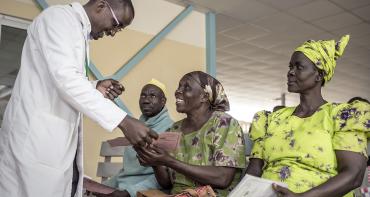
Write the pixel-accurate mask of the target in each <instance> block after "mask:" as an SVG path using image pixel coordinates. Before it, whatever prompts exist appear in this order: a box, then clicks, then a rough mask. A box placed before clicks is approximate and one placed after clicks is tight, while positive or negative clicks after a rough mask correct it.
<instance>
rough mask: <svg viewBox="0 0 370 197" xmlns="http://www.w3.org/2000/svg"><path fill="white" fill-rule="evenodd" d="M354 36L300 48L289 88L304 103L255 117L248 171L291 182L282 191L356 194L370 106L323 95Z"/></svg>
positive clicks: (291, 69) (327, 195)
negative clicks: (328, 100)
mask: <svg viewBox="0 0 370 197" xmlns="http://www.w3.org/2000/svg"><path fill="white" fill-rule="evenodd" d="M348 41H349V36H348V35H347V36H344V37H342V39H341V40H340V41H339V42H337V43H335V42H334V40H330V41H312V40H311V41H307V42H305V43H304V44H303V45H302V46H300V47H298V48H297V49H296V50H295V52H294V53H293V55H292V57H291V60H290V63H289V71H288V74H287V77H288V91H289V92H294V93H299V94H300V104H299V105H298V106H296V107H286V108H283V109H280V110H278V111H276V112H273V113H268V112H264V111H262V112H258V113H257V114H256V115H255V117H254V120H253V123H252V128H251V132H250V137H251V139H252V140H253V141H254V142H255V143H254V146H253V149H252V154H251V159H250V164H249V166H248V168H247V173H248V174H251V175H255V176H259V177H262V178H266V179H270V180H275V181H281V182H284V183H286V184H287V185H288V188H282V187H280V186H277V185H274V189H275V191H276V192H277V193H278V195H279V196H289V197H290V196H313V197H320V196H325V197H332V196H353V193H352V192H351V191H352V190H353V189H354V188H356V187H359V186H360V184H361V182H362V178H363V174H364V170H365V168H366V160H367V152H366V147H367V139H366V132H369V127H370V120H369V119H370V118H369V115H370V112H369V109H368V107H367V108H363V107H360V106H363V105H356V102H355V103H352V104H347V103H343V104H336V103H331V102H327V101H326V100H324V98H323V97H322V95H321V88H322V86H323V85H325V84H326V83H328V82H329V80H330V79H331V78H332V76H333V73H334V68H335V66H336V60H337V58H338V57H340V56H341V55H342V54H343V51H344V48H345V46H346V45H347V43H348Z"/></svg>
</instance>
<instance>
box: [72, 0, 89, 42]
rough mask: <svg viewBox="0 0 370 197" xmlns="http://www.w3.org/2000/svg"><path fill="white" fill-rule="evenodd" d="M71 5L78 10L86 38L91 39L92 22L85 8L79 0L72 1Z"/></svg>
mask: <svg viewBox="0 0 370 197" xmlns="http://www.w3.org/2000/svg"><path fill="white" fill-rule="evenodd" d="M71 6H72V8H73V10H74V11H75V12H76V14H77V17H78V19H79V20H80V21H81V24H82V29H83V32H84V36H85V38H86V39H91V38H90V32H91V23H90V19H89V17H88V16H87V14H86V11H85V9H84V8H83V6H82V5H81V4H80V3H78V2H73V3H71Z"/></svg>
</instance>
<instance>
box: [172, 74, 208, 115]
mask: <svg viewBox="0 0 370 197" xmlns="http://www.w3.org/2000/svg"><path fill="white" fill-rule="evenodd" d="M194 80H195V79H194V78H193V77H189V76H187V75H185V76H184V77H182V79H181V80H180V82H179V86H178V88H177V90H176V91H175V97H176V110H177V112H179V113H189V112H192V111H194V110H196V109H198V108H199V107H200V106H201V105H202V103H203V101H202V97H203V94H204V90H203V88H202V87H201V86H200V85H199V83H197V82H196V81H194Z"/></svg>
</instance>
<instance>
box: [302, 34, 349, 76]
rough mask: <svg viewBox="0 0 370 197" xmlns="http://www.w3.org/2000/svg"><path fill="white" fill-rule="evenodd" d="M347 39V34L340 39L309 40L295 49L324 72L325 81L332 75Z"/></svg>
mask: <svg viewBox="0 0 370 197" xmlns="http://www.w3.org/2000/svg"><path fill="white" fill-rule="evenodd" d="M348 41H349V35H345V36H343V37H342V38H341V39H340V41H338V42H335V41H334V40H318V41H314V40H309V41H307V42H305V43H303V45H302V46H299V47H298V48H296V49H295V51H300V52H302V53H303V54H304V55H305V56H306V57H307V58H308V59H310V60H311V61H312V62H313V63H314V64H315V65H316V67H317V68H319V69H320V70H323V71H324V72H325V76H324V80H325V83H327V82H328V81H330V79H331V78H332V77H333V75H334V69H335V66H336V65H337V63H336V61H337V59H338V58H339V57H341V56H342V55H343V52H344V48H346V46H347V44H348Z"/></svg>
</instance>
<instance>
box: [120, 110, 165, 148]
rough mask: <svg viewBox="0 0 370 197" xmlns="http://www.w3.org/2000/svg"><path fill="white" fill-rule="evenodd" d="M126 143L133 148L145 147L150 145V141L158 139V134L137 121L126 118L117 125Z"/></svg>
mask: <svg viewBox="0 0 370 197" xmlns="http://www.w3.org/2000/svg"><path fill="white" fill-rule="evenodd" d="M118 127H119V128H120V129H121V130H122V132H123V134H124V135H125V137H126V138H127V139H128V141H130V142H131V144H132V145H133V146H142V147H144V146H146V145H149V144H151V143H152V141H153V140H152V139H153V138H154V139H158V134H157V133H156V132H155V131H153V130H151V129H150V128H148V127H147V126H145V125H144V124H143V123H142V122H140V121H139V120H136V119H135V118H132V117H130V116H128V115H127V116H126V117H125V118H124V119H123V120H122V122H121V123H120V124H119V125H118Z"/></svg>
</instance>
